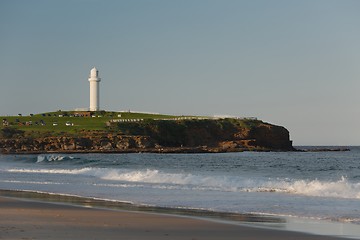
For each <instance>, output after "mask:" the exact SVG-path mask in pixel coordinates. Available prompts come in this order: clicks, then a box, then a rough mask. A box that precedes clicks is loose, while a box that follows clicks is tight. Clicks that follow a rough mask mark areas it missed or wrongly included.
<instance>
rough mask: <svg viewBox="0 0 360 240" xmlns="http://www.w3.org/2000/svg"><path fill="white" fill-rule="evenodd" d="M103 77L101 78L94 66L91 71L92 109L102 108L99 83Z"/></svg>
mask: <svg viewBox="0 0 360 240" xmlns="http://www.w3.org/2000/svg"><path fill="white" fill-rule="evenodd" d="M100 81H101V78H99V71H98V70H97V69H96V68H95V67H93V69H91V71H90V76H89V82H90V111H99V110H100V96H99V91H100V86H99V83H100Z"/></svg>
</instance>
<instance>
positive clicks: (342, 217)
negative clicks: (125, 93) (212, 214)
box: [0, 147, 360, 228]
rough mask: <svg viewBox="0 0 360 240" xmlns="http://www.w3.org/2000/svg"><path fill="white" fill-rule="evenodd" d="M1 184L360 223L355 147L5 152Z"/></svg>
mask: <svg viewBox="0 0 360 240" xmlns="http://www.w3.org/2000/svg"><path fill="white" fill-rule="evenodd" d="M0 189H9V190H31V191H38V192H49V193H59V194H70V195H76V196H84V197H93V198H100V199H107V200H117V201H125V202H132V203H134V204H145V205H154V206H167V207H174V208H189V209H193V208H195V209H208V210H214V211H226V212H236V213H256V214H270V215H275V216H292V217H299V218H300V219H317V220H325V221H332V222H340V223H353V224H358V225H357V226H358V227H359V228H360V147H351V151H348V152H280V153H279V152H276V153H275V152H274V153H272V152H265V153H261V152H243V153H225V154H69V155H65V154H53V155H49V154H41V155H0Z"/></svg>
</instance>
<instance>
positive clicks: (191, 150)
mask: <svg viewBox="0 0 360 240" xmlns="http://www.w3.org/2000/svg"><path fill="white" fill-rule="evenodd" d="M0 150H1V151H0V154H4V155H26V154H29V155H31V154H34V155H35V154H72V153H76V154H87V153H102V154H114V153H118V154H127V153H158V154H197V153H199V154H202V153H236V152H347V151H351V149H350V148H348V147H336V148H314V149H301V148H294V149H293V150H281V149H266V148H236V149H222V148H217V147H166V148H134V149H126V150H55V151H17V150H15V151H4V150H3V149H0Z"/></svg>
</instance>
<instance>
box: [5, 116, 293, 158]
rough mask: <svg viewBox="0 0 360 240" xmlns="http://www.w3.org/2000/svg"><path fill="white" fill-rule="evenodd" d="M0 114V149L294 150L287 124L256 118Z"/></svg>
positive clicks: (20, 151) (88, 150) (165, 151)
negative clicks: (0, 120)
mask: <svg viewBox="0 0 360 240" xmlns="http://www.w3.org/2000/svg"><path fill="white" fill-rule="evenodd" d="M1 119H2V126H1V129H0V151H1V152H2V153H16V154H18V153H55V152H56V153H73V152H79V153H82V152H84V153H85V152H100V153H127V152H154V153H204V152H240V151H293V150H295V149H294V148H293V146H292V141H291V140H290V137H289V131H288V130H287V129H286V128H284V127H282V126H276V125H273V124H269V123H265V122H263V121H261V120H258V119H256V118H216V117H202V116H173V115H164V114H150V113H139V112H130V111H125V112H113V111H61V110H59V111H56V112H46V113H40V114H30V115H27V116H23V115H22V114H19V115H18V116H6V117H5V116H3V117H1Z"/></svg>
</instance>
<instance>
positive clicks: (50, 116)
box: [0, 111, 180, 133]
mask: <svg viewBox="0 0 360 240" xmlns="http://www.w3.org/2000/svg"><path fill="white" fill-rule="evenodd" d="M75 113H76V111H57V112H47V113H40V114H34V115H32V116H0V120H6V121H7V122H8V123H9V126H8V127H11V128H15V129H18V130H22V131H25V132H40V133H41V132H52V133H63V132H66V133H76V132H78V131H84V130H85V131H86V130H107V127H106V122H108V121H110V120H112V119H123V120H130V119H144V120H145V119H172V118H177V117H180V116H173V115H164V114H149V113H136V112H134V113H132V112H106V111H99V112H94V113H93V117H75V116H73V115H74V114H75ZM29 122H31V123H32V124H29ZM41 122H43V123H45V125H42V124H41ZM27 123H28V124H27ZM66 123H69V124H71V126H67V125H66ZM0 124H1V125H0V129H3V128H5V126H3V124H2V123H1V122H0ZM55 124H56V125H55Z"/></svg>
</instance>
